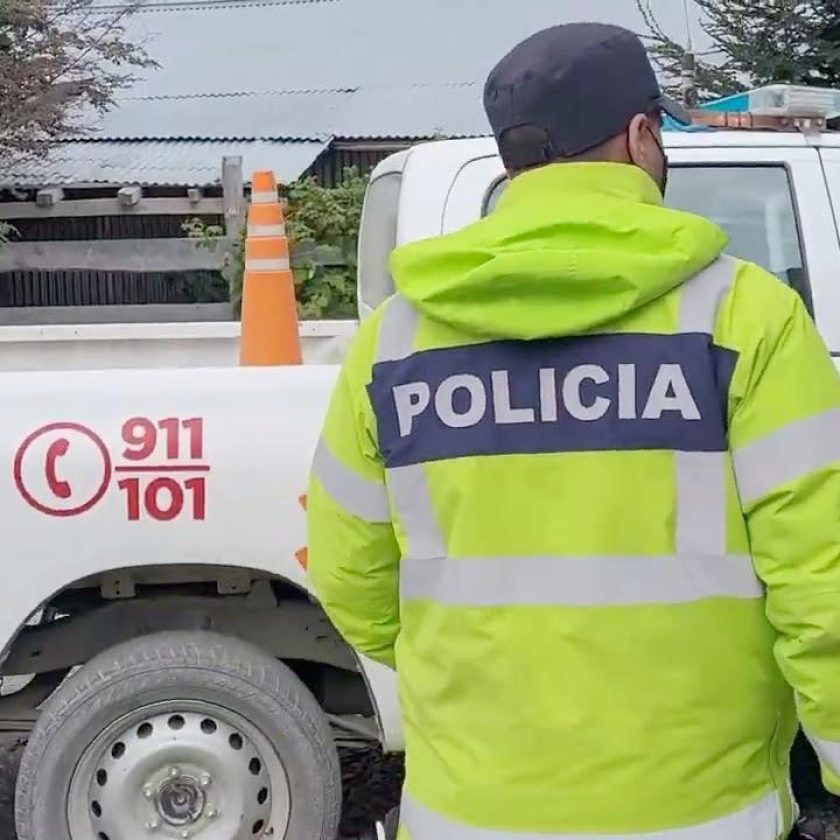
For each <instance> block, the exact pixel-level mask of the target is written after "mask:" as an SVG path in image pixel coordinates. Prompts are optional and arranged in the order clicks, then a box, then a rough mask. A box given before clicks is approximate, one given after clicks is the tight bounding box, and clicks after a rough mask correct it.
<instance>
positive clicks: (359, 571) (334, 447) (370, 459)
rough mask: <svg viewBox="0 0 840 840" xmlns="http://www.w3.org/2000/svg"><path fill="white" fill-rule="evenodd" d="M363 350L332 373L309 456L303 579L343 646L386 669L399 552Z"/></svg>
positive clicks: (396, 624)
mask: <svg viewBox="0 0 840 840" xmlns="http://www.w3.org/2000/svg"><path fill="white" fill-rule="evenodd" d="M365 326H367V325H365ZM362 339H364V337H362ZM362 350H363V348H362V347H361V346H360V343H358V342H357V344H356V345H354V348H353V349H351V352H350V355H349V356H348V359H347V361H346V363H345V365H344V367H343V369H342V371H341V373H340V374H339V378H338V382H337V384H336V387H335V391H334V393H333V397H332V401H331V404H330V408H329V411H328V414H327V419H326V423H325V425H324V429H323V432H322V435H321V439H320V442H319V444H318V448H317V452H316V455H315V461H314V464H313V469H312V476H311V480H310V486H309V495H308V499H307V517H308V526H309V538H308V574H309V580H310V582H311V584H312V587H313V590H314V593H315V595H316V597H317V598H318V599H319V600H320V602H321V605H322V606H323V608H324V610H325V611H326V613H327V615H328V616H329V617H330V619H331V621H332V622H333V624H334V625H335V626H336V628H337V629H338V631H339V632H340V633H341V634H342V636H343V637H344V638H345V639H346V640H347V642H348V643H349V644H350V645H352V646H353V648H355V649H356V650H357V651H358V652H359V653H362V654H364V655H365V656H367V657H369V658H371V659H373V660H375V661H377V662H380V663H382V664H385V665H388V666H389V667H391V668H393V667H394V665H395V663H394V644H395V642H396V639H397V635H398V634H399V629H400V616H399V582H398V575H399V558H400V552H399V548H398V546H397V540H396V538H395V536H394V529H393V527H392V525H391V515H390V511H389V504H388V495H387V492H386V488H385V470H384V467H383V464H382V461H381V459H380V456H379V452H378V447H377V445H376V441H375V431H374V430H375V424H374V422H373V412H372V409H371V407H370V402H369V400H368V396H367V392H366V388H365V380H366V379H367V378H369V376H365V373H367V374H369V370H370V366H369V364H368V365H365V364H364V362H363V361H360V356H362V355H363V352H362Z"/></svg>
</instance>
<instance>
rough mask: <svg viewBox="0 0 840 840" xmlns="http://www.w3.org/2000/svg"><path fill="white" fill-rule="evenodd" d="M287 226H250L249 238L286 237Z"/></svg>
mask: <svg viewBox="0 0 840 840" xmlns="http://www.w3.org/2000/svg"><path fill="white" fill-rule="evenodd" d="M285 235H286V225H248V236H285Z"/></svg>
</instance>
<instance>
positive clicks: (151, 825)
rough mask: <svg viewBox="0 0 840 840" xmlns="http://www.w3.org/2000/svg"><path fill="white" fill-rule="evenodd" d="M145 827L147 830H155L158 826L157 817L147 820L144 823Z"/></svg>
mask: <svg viewBox="0 0 840 840" xmlns="http://www.w3.org/2000/svg"><path fill="white" fill-rule="evenodd" d="M146 828H147V829H148V830H149V831H157V830H158V829H159V828H160V820H159V819H157V818H156V817H155V818H154V819H151V820H149V821H148V822H147V823H146Z"/></svg>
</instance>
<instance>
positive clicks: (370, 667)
mask: <svg viewBox="0 0 840 840" xmlns="http://www.w3.org/2000/svg"><path fill="white" fill-rule="evenodd" d="M166 630H209V631H213V632H217V633H220V634H222V635H229V636H231V637H234V638H238V639H241V640H243V641H250V642H252V643H253V644H256V645H257V646H258V647H260V648H261V649H262V650H264V651H266V652H268V653H270V654H272V655H273V656H275V658H277V659H280V660H282V661H284V662H285V663H286V664H288V665H289V666H290V667H292V669H293V670H294V671H295V672H296V673H297V674H298V676H300V677H301V679H303V681H304V682H305V683H306V684H307V686H308V687H309V688H310V689H311V690H312V691H313V694H315V696H316V697H317V698H318V700H319V702H321V703H322V705H323V706H324V709H325V711H327V712H329V713H333V714H363V715H365V716H370V717H371V718H372V719H373V720H375V722H376V729H377V735H378V739H379V740H380V742H382V743H384V744H385V745H386V747H389V748H395V749H399V748H401V743H400V738H401V733H400V732H399V725H398V724H395V723H394V717H395V714H394V713H391V714H390V715H389V714H388V713H387V710H388V709H389V708H392V707H395V705H396V704H395V700H394V699H392V698H391V697H385V698H383V697H378V696H377V694H378V693H381V692H383V691H384V692H387V693H390V692H393V694H394V697H395V693H396V690H395V686H394V685H391V684H389V682H388V675H387V674H385V675H383V673H382V670H383V669H382V668H381V666H378V665H377V664H376V663H372V662H370V661H368V660H366V659H364V658H363V657H359V656H358V655H357V654H356V653H355V652H354V651H353V650H352V648H351V647H350V646H349V645H347V643H346V642H344V640H343V639H342V638H341V636H340V635H339V634H338V632H337V631H336V630H335V628H334V627H333V625H332V624H331V622H330V621H329V619H328V617H327V616H326V614H325V613H324V611H323V609H322V608H321V607H320V605H319V604H318V603H317V602H316V601H315V600H314V599H313V598H312V597H311V596H310V595H309V593H308V592H307V590H306V589H305V588H304V587H303V586H302V585H301V584H300V582H298V581H295V580H293V579H291V578H290V577H287V576H284V575H282V574H272V573H268V572H266V571H265V570H261V569H257V568H251V567H243V566H218V565H214V564H202V563H185V564H175V565H172V564H166V565H147V566H143V567H139V568H137V567H125V566H117V565H115V566H113V567H112V568H108V569H103V570H101V571H98V572H96V573H95V574H93V575H87V576H84V577H81V578H78V579H76V580H71V581H68V582H66V583H64V584H63V585H62V586H60V587H59V588H57V589H55V590H54V591H53V592H52V594H50V595H49V596H48V597H47V598H45V599H43V600H42V601H41V602H40V603H38V604H33V605H31V606H30V607H29V610H28V617H27V618H25V619H24V620H22V621H19V623H18V624H17V627H16V628H15V629H14V632H13V633H12V634H11V635H10V637H9V638H8V640H7V642H6V645H5V648H4V650H3V654H2V664H0V674H2V675H3V676H4V677H8V676H14V675H22V674H26V675H30V674H40V675H51V674H56V673H57V672H59V671H60V670H69V669H71V668H74V667H76V666H78V665H81V664H84V662H87V661H89V660H90V659H92V658H93V657H95V656H96V655H98V654H99V653H101V652H102V651H103V650H105V649H107V648H109V647H112V646H113V645H115V644H118V643H120V642H123V641H127V640H129V639H132V638H137V637H139V636H143V635H150V634H152V633H155V632H162V631H166ZM383 676H384V679H383ZM383 709H384V710H386V715H385V716H383V714H382V711H383ZM4 717H5V716H4V714H3V700H2V699H0V719H3V718H4ZM395 733H396V734H395Z"/></svg>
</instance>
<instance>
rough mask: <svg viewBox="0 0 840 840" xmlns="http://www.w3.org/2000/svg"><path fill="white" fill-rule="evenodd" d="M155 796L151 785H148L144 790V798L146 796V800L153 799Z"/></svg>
mask: <svg viewBox="0 0 840 840" xmlns="http://www.w3.org/2000/svg"><path fill="white" fill-rule="evenodd" d="M154 795H155V790H154V788H153V787H152V786H151V785H146V786H145V787H144V788H143V796H145V797H146V799H151V798H152V797H153V796H154Z"/></svg>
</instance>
